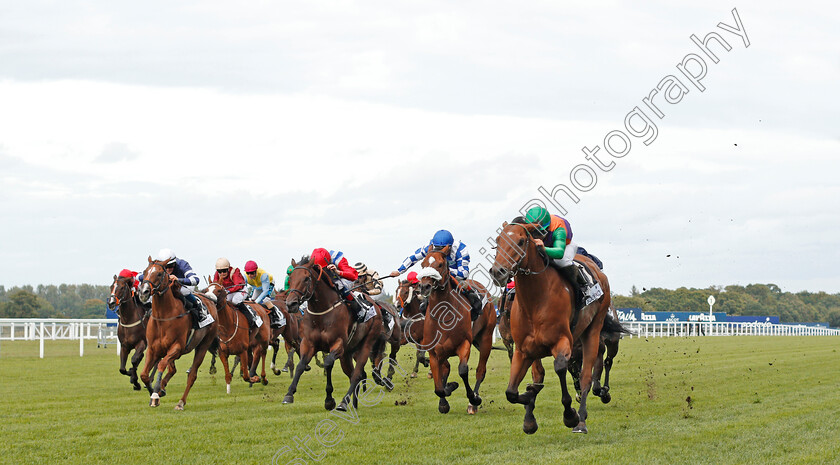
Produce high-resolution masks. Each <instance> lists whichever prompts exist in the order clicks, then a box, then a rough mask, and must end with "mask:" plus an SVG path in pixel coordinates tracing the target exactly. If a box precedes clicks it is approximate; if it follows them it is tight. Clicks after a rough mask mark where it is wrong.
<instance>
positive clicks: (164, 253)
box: [157, 249, 175, 265]
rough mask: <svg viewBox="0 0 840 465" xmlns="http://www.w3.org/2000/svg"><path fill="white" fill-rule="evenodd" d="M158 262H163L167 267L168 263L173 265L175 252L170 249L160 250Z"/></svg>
mask: <svg viewBox="0 0 840 465" xmlns="http://www.w3.org/2000/svg"><path fill="white" fill-rule="evenodd" d="M157 259H158V261H161V262H164V263H166V264H167V265H168V264H170V263H175V252H173V251H172V249H160V252H158V258H157Z"/></svg>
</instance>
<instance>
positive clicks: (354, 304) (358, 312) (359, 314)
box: [347, 299, 367, 323]
mask: <svg viewBox="0 0 840 465" xmlns="http://www.w3.org/2000/svg"><path fill="white" fill-rule="evenodd" d="M347 305H348V306H349V307H350V311H351V312H353V314H354V315H355V317H356V322H358V323H361V322H363V321H365V314H366V313H367V312H366V311H365V310H364V309H362V306H361V305H360V304H359V302H358V301H357V300H356V299H353V300H350V301H348V302H347Z"/></svg>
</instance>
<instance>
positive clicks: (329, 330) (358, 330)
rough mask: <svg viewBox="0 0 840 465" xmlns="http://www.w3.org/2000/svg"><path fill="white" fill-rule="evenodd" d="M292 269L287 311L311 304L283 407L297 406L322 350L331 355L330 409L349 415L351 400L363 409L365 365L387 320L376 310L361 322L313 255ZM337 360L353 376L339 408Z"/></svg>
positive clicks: (327, 401)
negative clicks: (360, 399) (299, 391)
mask: <svg viewBox="0 0 840 465" xmlns="http://www.w3.org/2000/svg"><path fill="white" fill-rule="evenodd" d="M292 268H293V270H292V274H291V276H290V277H289V290H288V292H287V294H286V307H287V308H288V309H289V310H290V311H292V312H297V310H298V308H299V307H300V305H301V304H302V303H303V302H309V303H308V305H307V307H306V314H305V315H304V317H303V326H302V328H301V343H300V362H298V365H297V368H295V376H294V378H293V379H292V383H291V384H290V385H289V391H288V393H286V396H285V397H284V398H283V403H284V404H291V403H293V402H294V395H295V391H296V390H297V385H298V382H299V381H300V377H301V375H302V374H303V371H304V369H305V368H306V366H307V365H309V361H310V360H312V357H314V356H315V353H316V351H317V352H326V353H327V355H326V356H324V373H325V374H326V376H327V386H326V398H325V399H324V408H325V409H327V410H332V409H333V408H336V409H337V410H339V411H346V410H347V407H348V404H349V402H350V399H351V398H352V401H353V407H354V408H355V407H357V406H358V399H357V397H356V389H357V387H358V386H359V384H360V382H361V380H362V378H364V377H365V373H364V367H365V363H367V359H368V357H370V354H371V351H372V348H373V345H374V343H375V342H376V341H377V340H378V339H380V338H381V336H382V316H381V314H380V313H379V311H376V312H375V316H374V317H373V318H371V319H370V320H368V321H366V322H364V323H358V324H355V323H354V321H353V317H352V316H351V311H350V310H349V309H348V308H347V305H346V304H345V303H344V301H343V299H342V298H341V295H340V294H339V292H338V291H337V290H336V289H335V287H334V285H333V282H332V279H330V277H329V276H328V272H327V271H325V270H324V268H322V267H321V266H319V265H318V264H316V263H314V262H312V261H310V260H309V257H308V256H307V257H303V258H302V259H301V261H300V263H296V262H295V260H294V259H292ZM336 359H338V360H339V361H340V362H341V369H342V370H343V371H344V374H346V375H347V377H348V378H350V388H349V389H348V390H347V394H345V396H344V397H343V398H342V400H341V403H340V404H339V405H338V407H336V406H335V400H334V399H333V397H332V392H333V385H332V369H333V365H334V364H335V360H336ZM354 362H355V363H354Z"/></svg>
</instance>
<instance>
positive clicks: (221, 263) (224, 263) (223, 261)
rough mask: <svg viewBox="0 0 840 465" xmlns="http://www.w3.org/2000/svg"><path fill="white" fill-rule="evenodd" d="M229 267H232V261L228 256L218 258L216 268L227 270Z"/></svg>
mask: <svg viewBox="0 0 840 465" xmlns="http://www.w3.org/2000/svg"><path fill="white" fill-rule="evenodd" d="M228 268H230V262H229V261H228V259H227V258H225V257H222V258H220V259H218V260H216V269H217V270H226V269H228Z"/></svg>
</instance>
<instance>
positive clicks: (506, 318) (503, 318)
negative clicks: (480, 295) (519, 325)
mask: <svg viewBox="0 0 840 465" xmlns="http://www.w3.org/2000/svg"><path fill="white" fill-rule="evenodd" d="M514 300H516V292H515V291H512V290H511V289H507V288H505V289H503V290H502V297H501V299H500V300H499V335H500V336H501V337H502V343H503V344H504V345H505V349H507V353H508V359H509V360H510V361H513V335H512V334H511V333H510V312H511V309H513V305H514Z"/></svg>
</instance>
